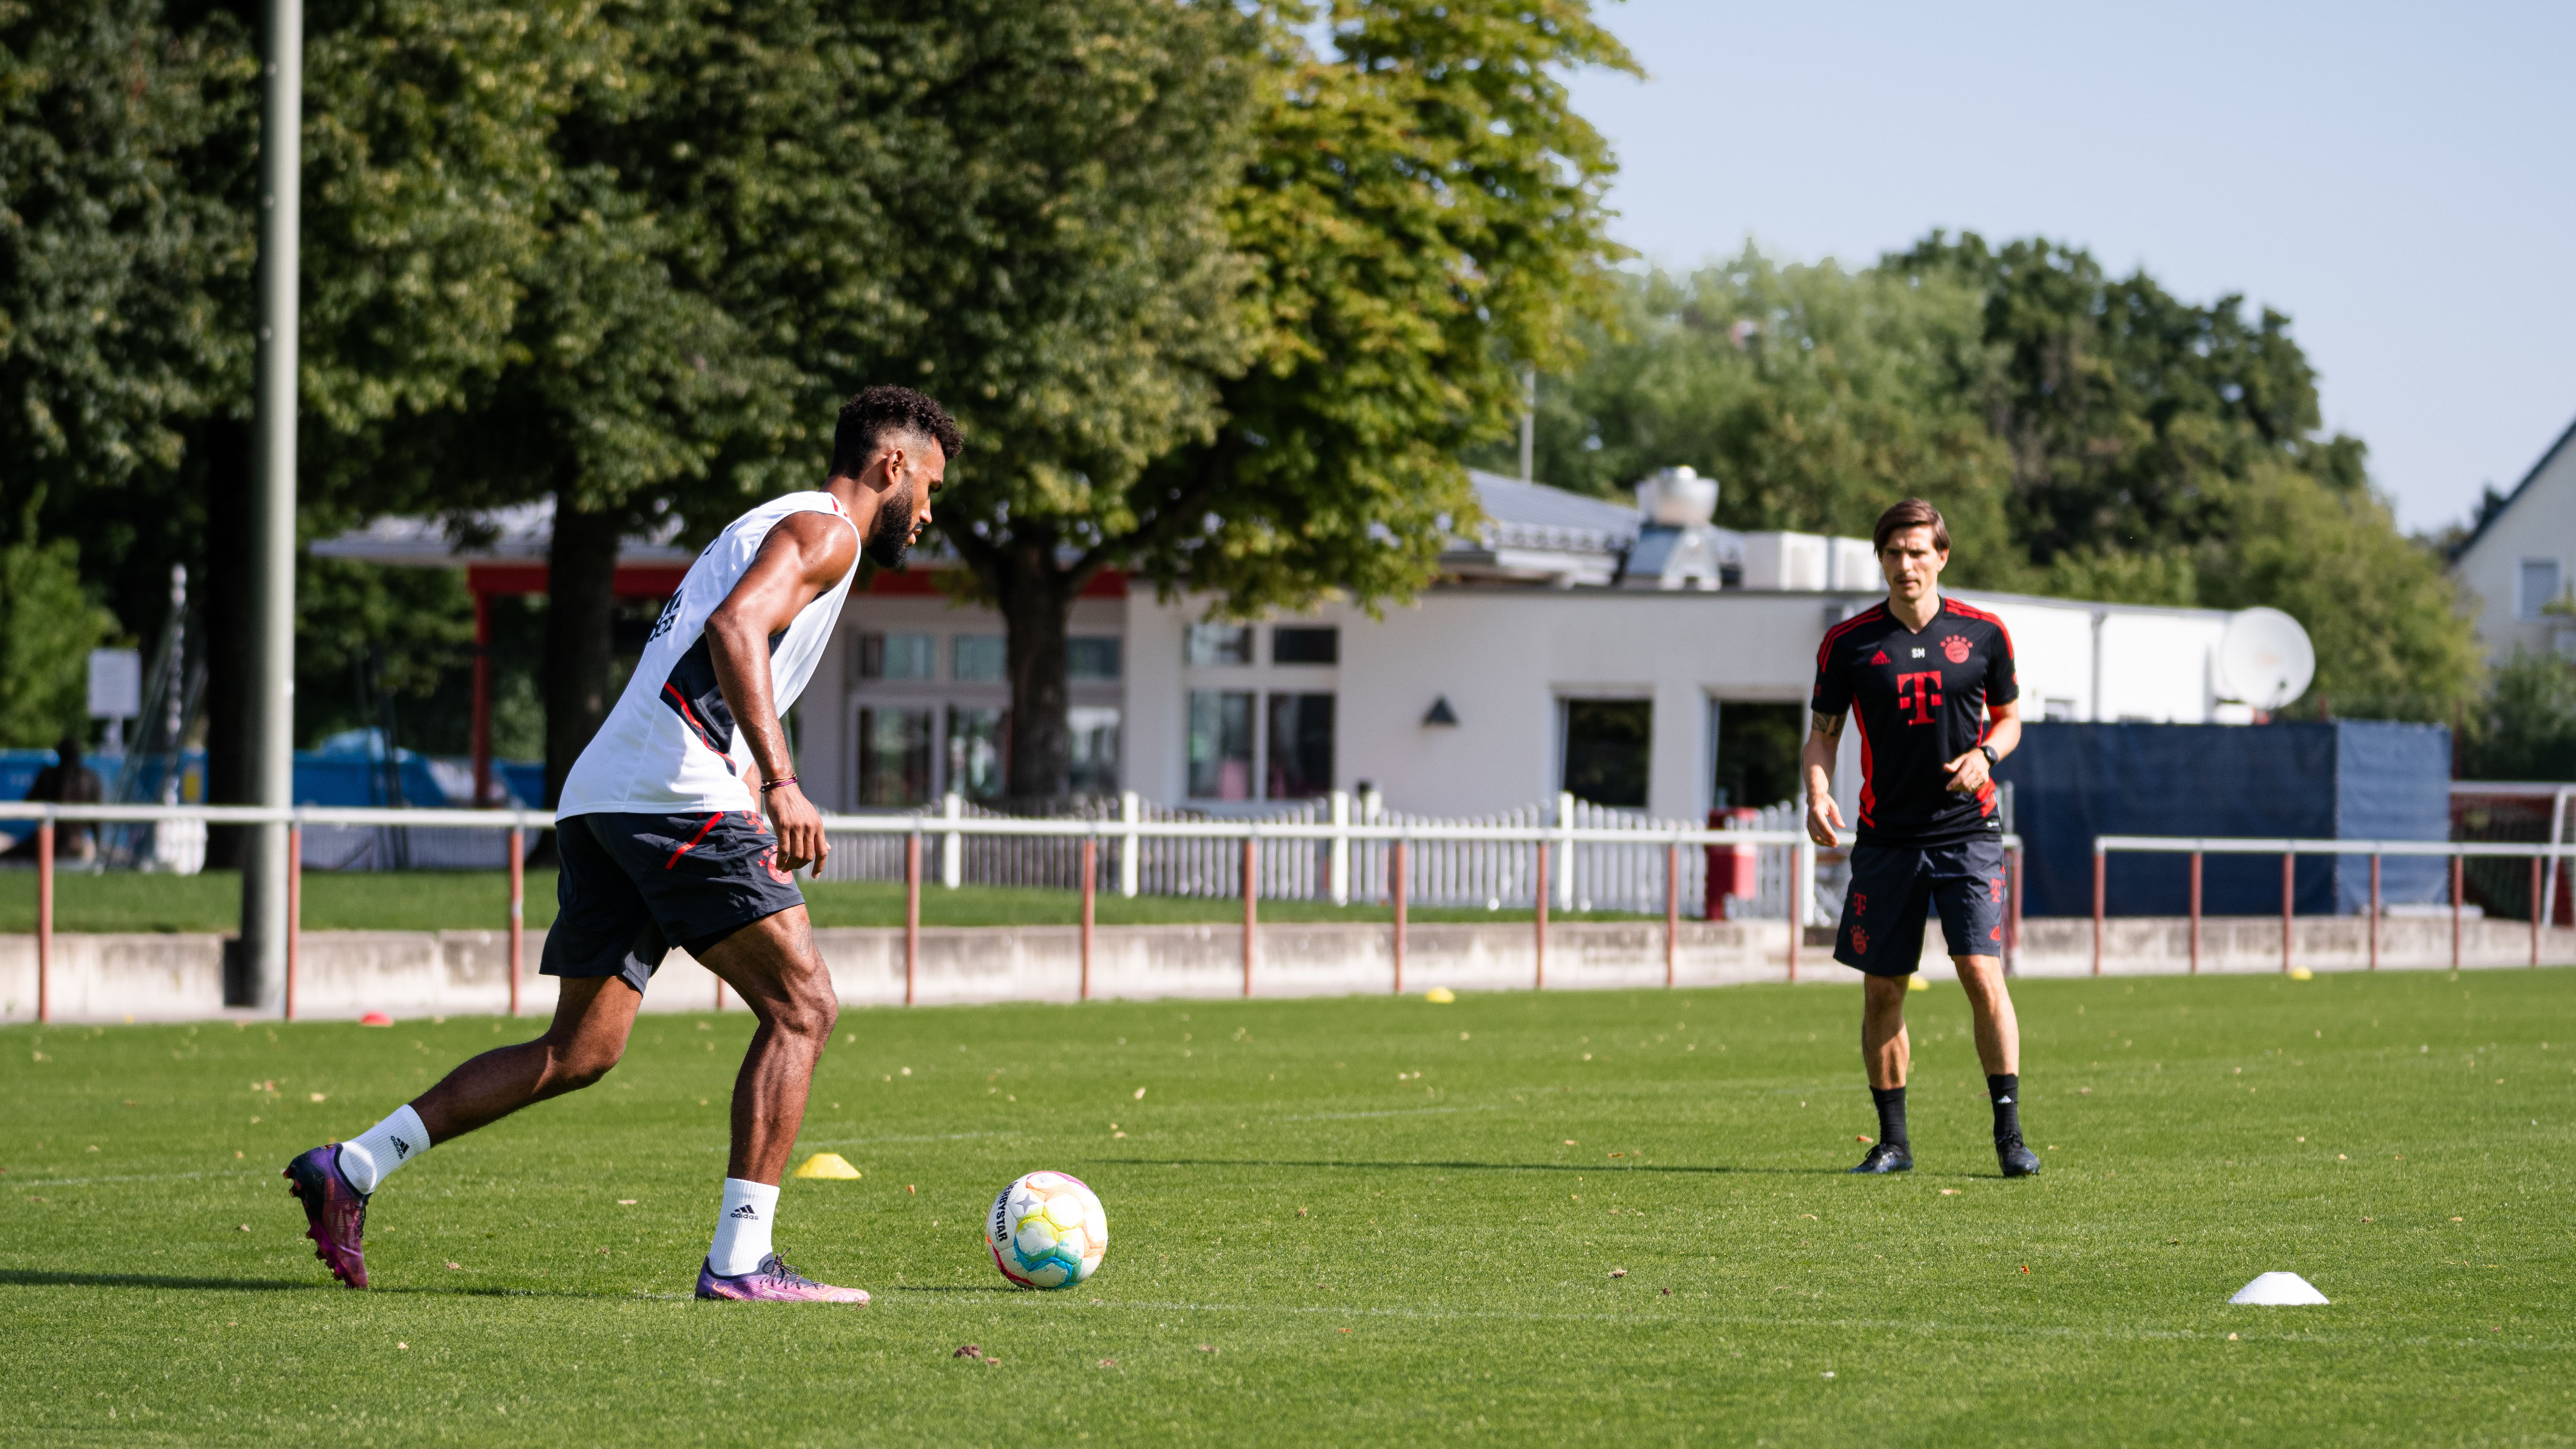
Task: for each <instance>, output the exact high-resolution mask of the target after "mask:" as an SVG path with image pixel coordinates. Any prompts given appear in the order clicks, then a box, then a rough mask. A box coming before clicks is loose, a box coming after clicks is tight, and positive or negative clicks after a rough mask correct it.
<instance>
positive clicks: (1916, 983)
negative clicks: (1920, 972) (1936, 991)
mask: <svg viewBox="0 0 2576 1449" xmlns="http://www.w3.org/2000/svg"><path fill="white" fill-rule="evenodd" d="M1905 989H1906V990H1908V991H1929V990H1931V989H1932V983H1931V982H1929V981H1926V980H1924V979H1923V978H1922V977H1920V976H1908V977H1906V978H1905Z"/></svg>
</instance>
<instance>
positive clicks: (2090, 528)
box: [1540, 232, 2479, 719]
mask: <svg viewBox="0 0 2576 1449" xmlns="http://www.w3.org/2000/svg"><path fill="white" fill-rule="evenodd" d="M1620 324H1621V325H1620V326H1619V327H1618V328H1617V329H1615V330H1612V331H1610V332H1608V333H1606V334H1605V335H1604V336H1603V337H1602V338H1601V339H1600V343H1599V345H1598V347H1597V348H1596V351H1595V353H1594V359H1593V361H1592V362H1590V363H1589V364H1587V365H1586V366H1585V367H1584V368H1582V369H1581V370H1579V371H1577V372H1575V373H1573V374H1572V375H1570V376H1569V377H1567V378H1565V379H1564V380H1562V381H1561V382H1552V383H1551V385H1550V386H1549V387H1548V388H1547V389H1546V392H1545V395H1544V397H1543V400H1542V404H1541V423H1540V437H1541V453H1540V456H1541V459H1542V460H1543V466H1542V469H1541V476H1543V477H1548V478H1551V479H1558V478H1561V479H1564V480H1566V481H1568V482H1569V483H1571V484H1573V485H1575V486H1579V487H1586V488H1590V489H1592V490H1595V491H1600V492H1605V493H1607V492H1614V491H1617V490H1619V489H1622V488H1624V487H1626V486H1629V485H1632V484H1633V483H1634V482H1635V481H1636V480H1637V479H1638V478H1640V477H1643V476H1644V475H1645V474H1646V473H1647V472H1650V471H1651V470H1653V469H1654V468H1657V467H1662V466H1665V465H1668V464H1674V463H1688V464H1691V465H1693V466H1695V467H1698V468H1700V469H1701V470H1702V471H1704V472H1708V473H1711V474H1714V475H1715V476H1717V477H1718V478H1719V479H1720V480H1721V485H1722V486H1721V494H1720V510H1721V517H1722V519H1723V521H1725V522H1727V523H1730V524H1732V525H1734V526H1738V527H1744V528H1792V529H1801V530H1813V531H1831V532H1837V533H1846V534H1866V533H1867V532H1868V529H1869V525H1870V523H1871V521H1872V520H1874V519H1875V517H1876V516H1877V513H1878V511H1879V510H1880V509H1881V508H1883V507H1885V506H1886V504H1887V503H1888V502H1891V501H1893V500H1894V499H1896V498H1898V497H1903V496H1908V495H1914V496H1922V497H1928V498H1930V499H1932V500H1933V501H1934V502H1935V503H1937V504H1939V505H1940V506H1941V508H1942V510H1943V512H1944V513H1945V514H1946V515H1948V517H1949V518H1950V520H1951V531H1952V534H1953V537H1954V539H1956V541H1957V553H1956V554H1955V559H1956V562H1955V564H1954V573H1953V575H1952V577H1953V578H1954V579H1956V580H1957V581H1958V582H1959V583H1961V584H1966V585H1971V586H1979V587H1985V588H1994V589H2007V590H2021V591H2027V592H2034V593H2045V594H2050V595H2055V596H2060V597H2073V598H2093V599H2105V600H2111V601H2116V602H2129V603H2149V604H2179V605H2193V604H2197V605H2204V606H2209V607H2218V608H2241V607H2246V606H2250V605H2254V604H2269V605H2272V606H2274V607H2277V608H2281V609H2284V610H2286V611H2288V612H2289V613H2291V614H2292V615H2293V616H2295V617H2297V618H2298V619H2299V620H2300V621H2301V622H2302V623H2303V624H2305V625H2306V626H2307V628H2308V630H2309V632H2310V635H2311V637H2312V638H2314V640H2315V641H2316V644H2317V656H2318V668H2317V678H2316V683H2315V684H2314V686H2312V688H2311V690H2310V692H2309V694H2308V696H2307V697H2306V699H2305V700H2303V701H2302V702H2301V704H2300V705H2299V706H2297V711H2296V712H2307V713H2316V712H2322V711H2324V710H2328V709H2331V710H2333V711H2334V712H2336V713H2342V714H2367V715H2383V716H2387V717H2392V718H2403V719H2448V718H2450V717H2451V715H2452V713H2453V711H2454V710H2455V708H2457V707H2458V706H2459V705H2460V704H2462V703H2463V702H2464V701H2465V700H2467V699H2468V698H2469V697H2471V696H2472V695H2473V694H2474V693H2475V691H2476V689H2477V687H2478V675H2479V667H2478V662H2477V656H2476V649H2475V646H2474V643H2473V639H2472V636H2471V633H2470V629H2469V626H2468V624H2467V622H2466V621H2465V620H2464V619H2463V618H2461V617H2460V616H2459V614H2458V612H2457V610H2456V608H2455V601H2454V591H2453V587H2452V585H2451V582H2450V580H2449V579H2448V578H2447V576H2446V575H2445V574H2444V572H2443V565H2442V561H2441V559H2440V558H2439V557H2438V556H2437V555H2436V554H2435V552H2434V551H2433V550H2431V549H2429V548H2426V547H2423V546H2421V545H2419V544H2416V543H2414V542H2411V541H2409V540H2407V539H2406V538H2404V537H2403V536H2401V535H2400V534H2399V533H2398V532H2397V531H2396V527H2395V524H2394V521H2393V520H2392V518H2391V517H2390V514H2389V510H2388V508H2387V506H2386V504H2385V502H2384V501H2383V500H2381V499H2380V498H2379V497H2378V496H2377V495H2376V494H2375V493H2374V492H2373V491H2372V489H2371V487H2370V484H2369V480H2368V476H2367V473H2366V470H2365V467H2364V461H2365V455H2364V450H2363V447H2362V445H2361V443H2360V442H2359V440H2357V439H2354V438H2351V437H2349V436H2346V435H2342V434H2327V433H2325V432H2324V431H2323V430H2322V428H2321V425H2320V418H2319V413H2318V407H2317V391H2316V377H2315V372H2314V369H2313V367H2312V366H2311V365H2310V364H2309V362H2308V360H2307V358H2306V356H2305V354H2304V353H2302V352H2301V351H2300V349H2299V347H2298V344H2297V343H2296V341H2295V340H2293V339H2292V337H2291V335H2290V323H2289V319H2288V318H2286V317H2284V316H2282V315H2280V314H2279V313H2277V312H2274V311H2270V310H2268V309H2266V310H2262V311H2260V312H2257V313H2254V314H2253V315H2251V316H2249V315H2248V314H2247V310H2246V308H2245V306H2244V304H2243V300H2242V299H2241V298H2238V297H2233V296H2230V297H2221V298H2219V299H2218V300H2216V301H2214V302H2210V303H2206V304H2202V303H2195V302H2190V301H2187V300H2184V299H2180V298H2177V297H2175V296H2173V295H2172V294H2171V293H2169V292H2167V291H2166V290H2165V289H2164V288H2163V287H2162V286H2161V285H2159V284H2158V283H2157V282H2156V281H2155V280H2154V279H2153V278H2152V277H2149V276H2147V275H2146V274H2145V273H2143V272H2140V273H2136V274H2133V275H2131V276H2129V277H2126V278H2115V277H2112V276H2109V275H2108V274H2106V273H2105V272H2104V271H2103V270H2102V268H2101V267H2100V265H2099V264H2098V263H2097V262H2096V261H2095V260H2094V259H2093V258H2092V257H2091V256H2090V255H2088V254H2087V253H2085V252H2083V251H2082V250H2080V249H2077V248H2072V247H2067V246H2063V245H2060V244H2057V243H2052V242H2048V241H2044V240H2024V241H2014V242H2009V243H2006V244H2004V245H2002V246H2000V247H1996V246H1991V245H1989V244H1988V243H1987V242H1985V241H1984V240H1983V239H1982V238H1979V237H1977V236H1975V235H1973V234H1968V235H1962V236H1958V237H1955V238H1954V237H1950V236H1947V235H1945V234H1942V233H1938V232H1936V233H1933V234H1932V235H1931V236H1929V237H1927V238H1926V239H1925V240H1924V241H1923V242H1921V243H1920V244H1918V245H1916V246H1915V247H1913V248H1912V249H1910V250H1908V251H1906V252H1903V253H1899V254H1895V255H1892V256H1889V257H1886V258H1883V259H1881V260H1880V262H1879V263H1878V264H1877V265H1875V266H1872V267H1869V268H1865V269H1862V270H1860V271H1856V272H1846V271H1844V270H1842V269H1840V268H1838V267H1836V266H1834V265H1832V264H1831V263H1824V264H1818V265H1813V266H1786V265H1779V264H1775V263H1773V262H1771V261H1769V260H1768V259H1766V258H1764V257H1762V256H1761V255H1760V254H1759V253H1756V252H1753V251H1751V250H1748V251H1747V252H1746V253H1745V254H1744V255H1743V256H1741V257H1738V258H1737V259H1735V260H1734V261H1732V262H1729V263H1726V264H1724V265H1722V266H1716V267H1711V268H1709V269H1706V270H1704V271H1702V272H1700V273H1697V274H1695V275H1692V276H1689V277H1685V278H1674V277H1668V276H1662V275H1653V276H1648V277H1643V278H1638V279H1635V280H1633V281H1632V282H1631V283H1630V285H1629V287H1628V290H1627V294H1626V297H1625V306H1624V309H1623V314H1622V317H1621V319H1620Z"/></svg>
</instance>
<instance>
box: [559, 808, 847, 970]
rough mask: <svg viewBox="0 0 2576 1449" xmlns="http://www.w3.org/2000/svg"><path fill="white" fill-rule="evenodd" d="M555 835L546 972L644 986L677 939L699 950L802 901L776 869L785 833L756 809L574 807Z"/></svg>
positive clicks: (790, 881)
mask: <svg viewBox="0 0 2576 1449" xmlns="http://www.w3.org/2000/svg"><path fill="white" fill-rule="evenodd" d="M555 838H556V841H557V842H558V850H557V854H558V855H559V856H560V857H561V859H562V869H561V873H560V874H558V875H557V876H556V877H555V903H556V912H555V923H554V925H553V926H552V927H551V928H549V929H548V930H547V932H546V951H545V959H544V963H543V964H542V965H540V966H539V967H538V968H537V969H538V971H539V972H541V973H542V974H544V975H547V976H615V977H619V978H621V979H623V980H624V981H625V982H626V984H627V985H629V986H632V987H634V988H635V989H636V990H637V991H639V992H640V991H642V990H643V989H644V983H646V982H647V981H650V980H652V979H653V972H654V970H655V968H657V967H659V966H660V965H661V964H662V958H663V957H664V956H665V955H667V954H669V952H670V949H671V947H672V945H673V944H674V943H676V944H678V945H679V946H680V947H682V948H683V949H685V950H686V951H687V952H688V953H689V954H690V955H692V956H695V955H698V954H700V953H701V952H703V951H704V950H705V949H706V948H707V947H710V946H713V945H714V944H715V943H716V942H718V941H721V940H723V939H724V938H725V937H727V936H730V935H732V934H733V933H734V932H736V931H739V930H741V929H742V928H743V927H745V926H748V925H750V924H751V923H752V922H754V921H757V920H761V919H763V918H764V917H768V916H774V915H776V914H778V913H779V912H780V911H783V910H786V909H788V908H789V907H791V906H801V905H803V904H805V896H804V893H803V892H801V891H799V890H797V889H796V880H795V877H794V876H793V875H791V874H789V873H788V872H786V871H782V870H780V869H779V868H778V838H777V837H776V836H774V835H771V834H770V833H769V827H768V826H767V825H765V824H763V823H762V822H761V819H760V817H759V816H758V815H755V814H752V813H751V812H749V811H741V810H732V811H722V812H718V811H701V812H696V813H692V814H687V815H614V814H605V813H602V814H593V815H575V816H572V817H570V818H568V819H565V820H561V821H558V822H556V825H555Z"/></svg>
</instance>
